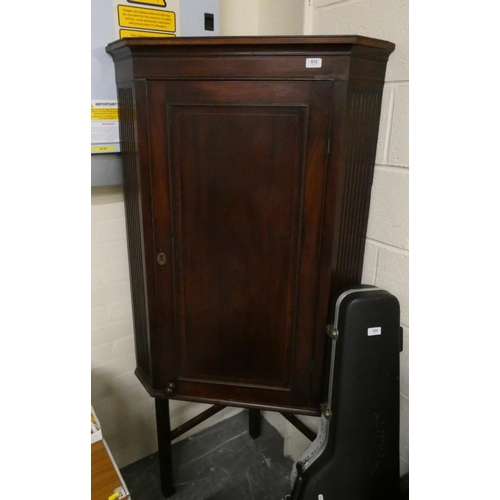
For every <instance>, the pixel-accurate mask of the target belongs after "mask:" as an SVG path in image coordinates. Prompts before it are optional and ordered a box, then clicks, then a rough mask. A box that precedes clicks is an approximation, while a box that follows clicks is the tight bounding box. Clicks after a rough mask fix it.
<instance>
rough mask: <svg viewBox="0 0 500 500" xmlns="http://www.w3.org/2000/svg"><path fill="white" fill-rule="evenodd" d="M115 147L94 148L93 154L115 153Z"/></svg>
mask: <svg viewBox="0 0 500 500" xmlns="http://www.w3.org/2000/svg"><path fill="white" fill-rule="evenodd" d="M114 150H115V147H114V146H92V153H99V152H101V151H114Z"/></svg>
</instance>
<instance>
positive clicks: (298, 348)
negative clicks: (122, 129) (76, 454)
mask: <svg viewBox="0 0 500 500" xmlns="http://www.w3.org/2000/svg"><path fill="white" fill-rule="evenodd" d="M148 95H149V110H148V111H149V114H150V131H149V134H150V143H151V151H152V153H151V169H152V176H151V178H152V186H151V190H152V199H153V214H154V227H155V234H154V240H155V248H156V250H157V251H158V252H163V253H165V255H166V256H167V259H166V263H165V264H164V265H161V266H160V265H158V267H157V273H156V283H157V294H158V298H159V301H158V312H159V316H158V317H159V325H160V331H159V332H158V334H159V336H160V337H161V347H160V348H161V350H162V354H161V356H160V358H161V364H162V369H161V370H160V372H161V373H162V380H160V381H159V384H160V385H163V386H165V384H167V383H170V382H174V383H175V384H176V387H175V393H174V396H175V397H178V398H184V399H192V400H207V401H226V402H228V403H229V402H231V401H233V402H237V403H239V404H248V405H257V406H262V407H275V406H276V407H290V408H291V407H295V408H299V409H300V408H301V409H304V408H307V407H311V406H316V402H314V403H312V402H311V401H310V397H309V387H310V376H311V361H312V352H313V343H314V335H315V328H316V325H315V318H316V313H317V311H316V307H317V305H316V302H315V296H316V295H315V294H316V293H317V287H318V273H319V271H320V270H319V262H320V250H321V248H320V245H321V215H322V209H321V205H322V196H323V191H324V182H325V169H326V155H327V136H328V128H329V113H328V109H329V102H330V99H331V84H330V83H329V82H182V83H181V82H151V83H150V84H149V87H148ZM320 104H321V105H320ZM318 132H320V133H318Z"/></svg>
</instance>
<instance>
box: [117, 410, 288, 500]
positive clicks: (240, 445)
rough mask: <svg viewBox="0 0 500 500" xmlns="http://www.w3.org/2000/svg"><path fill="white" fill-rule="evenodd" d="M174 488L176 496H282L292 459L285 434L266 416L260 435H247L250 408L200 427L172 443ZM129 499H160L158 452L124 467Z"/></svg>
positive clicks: (245, 499)
mask: <svg viewBox="0 0 500 500" xmlns="http://www.w3.org/2000/svg"><path fill="white" fill-rule="evenodd" d="M172 460H173V474H174V483H175V488H176V493H175V494H174V495H173V496H171V497H170V498H171V499H172V500H282V499H283V498H284V497H285V495H287V494H289V493H290V473H291V470H292V465H293V462H292V461H291V460H290V459H288V458H285V457H284V456H283V438H282V436H281V435H280V434H279V433H278V432H277V431H276V430H275V429H274V428H273V427H272V426H271V425H270V424H269V423H268V422H267V421H266V420H264V419H262V434H261V436H260V437H259V438H257V439H255V440H254V439H252V438H251V437H250V435H249V434H248V413H247V412H246V411H243V412H241V413H238V414H237V415H235V416H234V417H231V418H229V419H227V420H224V421H223V422H219V423H218V424H216V425H214V426H212V427H210V428H208V429H205V430H203V431H201V432H200V433H199V434H196V435H194V436H193V437H191V438H188V439H185V440H183V441H180V442H179V443H176V444H174V445H173V447H172ZM121 473H122V475H123V478H124V480H125V483H126V484H127V487H128V489H129V491H130V496H131V500H162V499H163V498H164V497H163V496H162V494H161V492H160V474H159V466H158V455H157V454H154V455H151V456H148V457H146V458H143V459H142V460H139V461H138V462H135V463H133V464H131V465H128V466H127V467H124V468H123V469H122V470H121Z"/></svg>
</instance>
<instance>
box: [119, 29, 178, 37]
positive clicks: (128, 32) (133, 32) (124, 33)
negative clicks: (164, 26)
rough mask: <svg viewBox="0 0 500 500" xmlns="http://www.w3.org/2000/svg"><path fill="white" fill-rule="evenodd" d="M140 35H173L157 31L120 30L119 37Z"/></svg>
mask: <svg viewBox="0 0 500 500" xmlns="http://www.w3.org/2000/svg"><path fill="white" fill-rule="evenodd" d="M141 36H174V37H175V35H174V34H173V33H157V32H155V31H137V30H120V38H138V37H141Z"/></svg>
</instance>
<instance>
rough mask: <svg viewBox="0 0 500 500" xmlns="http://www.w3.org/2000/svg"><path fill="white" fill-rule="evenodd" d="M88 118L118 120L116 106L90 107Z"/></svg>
mask: <svg viewBox="0 0 500 500" xmlns="http://www.w3.org/2000/svg"><path fill="white" fill-rule="evenodd" d="M90 119H91V120H98V121H107V120H118V108H94V107H91V108H90Z"/></svg>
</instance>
